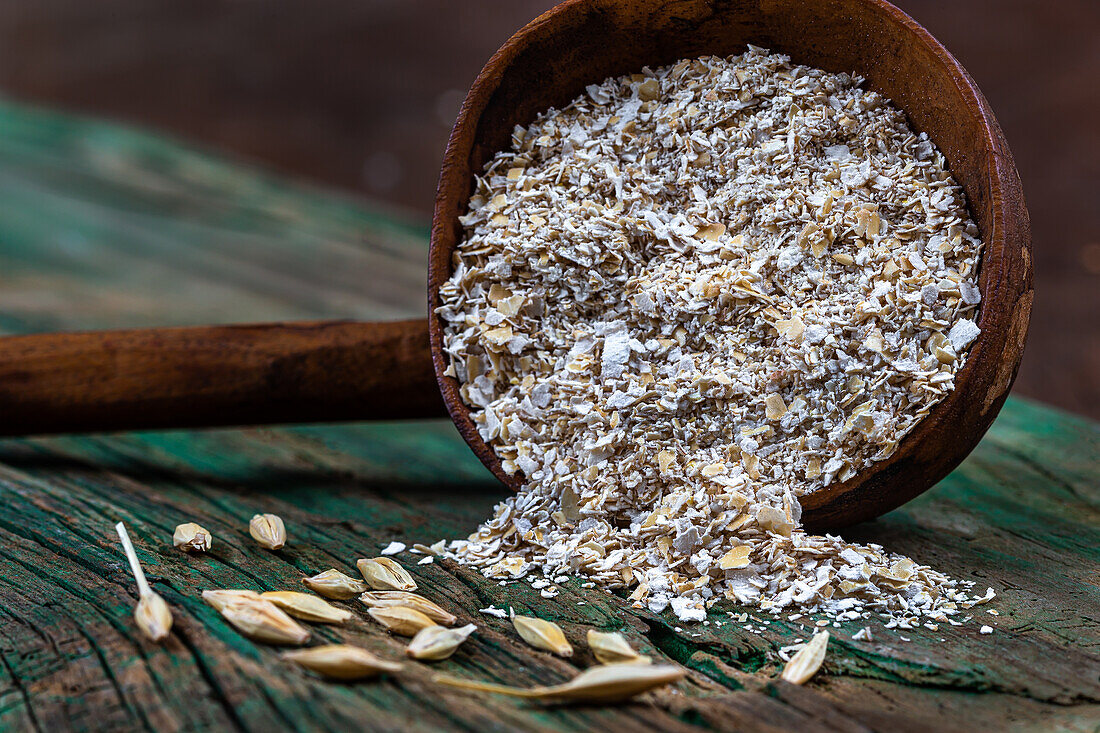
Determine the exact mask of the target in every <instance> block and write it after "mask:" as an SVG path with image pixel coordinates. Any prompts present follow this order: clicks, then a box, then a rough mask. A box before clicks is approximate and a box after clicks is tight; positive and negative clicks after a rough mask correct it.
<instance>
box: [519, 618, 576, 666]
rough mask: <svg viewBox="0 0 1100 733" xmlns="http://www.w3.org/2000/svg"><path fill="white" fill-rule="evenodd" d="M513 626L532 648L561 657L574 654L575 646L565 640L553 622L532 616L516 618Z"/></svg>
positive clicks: (562, 633)
mask: <svg viewBox="0 0 1100 733" xmlns="http://www.w3.org/2000/svg"><path fill="white" fill-rule="evenodd" d="M512 625H513V626H515V627H516V631H517V632H519V635H520V636H521V637H523V640H524V641H526V642H527V643H528V644H530V645H531V646H533V647H535V648H536V649H542V650H543V651H547V652H553V653H554V654H557V655H558V656H560V657H569V656H572V654H573V646H572V645H571V644H570V643H569V641H568V640H567V639H566V638H565V633H564V632H562V630H561V627H560V626H558V625H557V624H556V623H554V622H553V621H547V620H545V619H541V618H533V617H531V616H514V617H513V618H512Z"/></svg>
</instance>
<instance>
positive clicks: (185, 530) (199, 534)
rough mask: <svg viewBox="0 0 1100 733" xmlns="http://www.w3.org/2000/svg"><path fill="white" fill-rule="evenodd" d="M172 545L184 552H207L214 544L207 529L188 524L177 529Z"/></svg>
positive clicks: (191, 523)
mask: <svg viewBox="0 0 1100 733" xmlns="http://www.w3.org/2000/svg"><path fill="white" fill-rule="evenodd" d="M172 544H173V545H175V546H176V547H177V548H179V549H180V550H183V551H184V552H207V551H208V550H209V549H210V545H211V544H213V538H212V537H211V535H210V531H209V530H207V529H206V528H204V527H202V526H200V525H198V524H195V523H194V522H187V523H186V524H181V525H179V526H178V527H176V531H175V532H173V533H172Z"/></svg>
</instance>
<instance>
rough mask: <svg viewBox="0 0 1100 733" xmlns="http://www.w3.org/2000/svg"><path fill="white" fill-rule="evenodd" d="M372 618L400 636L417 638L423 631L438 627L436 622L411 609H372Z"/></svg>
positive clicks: (399, 607)
mask: <svg viewBox="0 0 1100 733" xmlns="http://www.w3.org/2000/svg"><path fill="white" fill-rule="evenodd" d="M367 613H369V614H370V617H371V618H373V619H374V620H375V621H377V622H378V623H380V624H382V625H383V626H385V627H386V628H387V629H389V630H390V631H391V632H393V633H394V634H398V635H400V636H416V634H417V632H419V631H420V630H421V629H426V628H428V627H429V626H436V625H437V624H436V623H435V621H432V620H431V619H430V618H428V617H427V616H425V615H424V614H422V613H420V611H414V610H413V609H411V608H407V607H405V606H394V607H393V608H371V609H368V610H367Z"/></svg>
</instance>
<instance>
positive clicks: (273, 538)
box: [248, 514, 286, 550]
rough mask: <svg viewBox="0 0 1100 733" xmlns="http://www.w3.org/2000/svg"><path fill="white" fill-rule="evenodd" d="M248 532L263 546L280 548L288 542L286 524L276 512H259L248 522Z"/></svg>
mask: <svg viewBox="0 0 1100 733" xmlns="http://www.w3.org/2000/svg"><path fill="white" fill-rule="evenodd" d="M248 533H249V534H250V535H252V539H254V540H256V541H257V542H259V543H260V545H262V546H263V547H266V548H267V549H269V550H278V549H281V548H282V547H283V545H285V544H286V526H285V525H284V524H283V520H282V519H281V518H280V517H278V516H276V515H274V514H257V515H255V516H254V517H252V519H251V521H249V523H248Z"/></svg>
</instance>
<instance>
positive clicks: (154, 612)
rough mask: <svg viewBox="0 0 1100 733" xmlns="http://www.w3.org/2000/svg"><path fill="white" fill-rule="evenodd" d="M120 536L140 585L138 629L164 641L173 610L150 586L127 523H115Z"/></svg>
mask: <svg viewBox="0 0 1100 733" xmlns="http://www.w3.org/2000/svg"><path fill="white" fill-rule="evenodd" d="M115 531H116V532H118V538H119V540H121V541H122V550H123V552H125V553H126V560H127V562H129V563H130V572H132V573H133V574H134V580H135V581H136V582H137V587H138V602H137V605H136V606H135V607H134V621H135V622H136V623H137V627H138V629H139V630H140V631H141V633H142V634H144V635H145V636H146V638H148V639H149V640H150V641H156V642H160V641H164V640H165V639H167V638H168V634H169V633H170V632H171V631H172V611H171V610H170V609H169V608H168V604H167V603H166V602H165V600H164V599H163V598H161V597H160V595H159V594H157V593H155V592H154V591H153V589H152V588H150V587H149V581H148V580H146V579H145V571H144V570H142V568H141V562H139V561H138V557H137V551H136V550H134V543H133V542H131V541H130V533H129V532H127V531H126V525H125V524H123V523H122V522H119V523H118V524H116V525H115Z"/></svg>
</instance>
